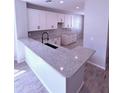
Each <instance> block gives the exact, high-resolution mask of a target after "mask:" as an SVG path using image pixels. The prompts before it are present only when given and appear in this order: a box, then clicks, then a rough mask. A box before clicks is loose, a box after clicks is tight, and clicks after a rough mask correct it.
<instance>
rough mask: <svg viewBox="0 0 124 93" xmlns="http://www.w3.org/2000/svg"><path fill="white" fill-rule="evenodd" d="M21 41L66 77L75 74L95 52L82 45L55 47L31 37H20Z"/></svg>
mask: <svg viewBox="0 0 124 93" xmlns="http://www.w3.org/2000/svg"><path fill="white" fill-rule="evenodd" d="M20 41H21V42H22V43H23V44H24V45H26V46H27V47H28V48H30V49H31V50H32V51H33V52H34V53H35V54H36V55H38V56H40V57H41V58H42V59H43V60H45V61H46V62H47V63H48V64H49V65H51V66H52V67H53V68H54V69H55V70H57V71H58V72H59V73H60V74H61V75H63V76H64V77H66V78H69V77H71V76H72V75H73V74H75V73H76V71H78V69H79V68H80V67H81V66H82V65H83V64H84V63H85V62H86V61H87V60H88V59H89V58H90V57H91V56H92V55H93V54H94V53H95V51H94V50H92V49H88V48H83V47H81V46H78V47H76V48H74V49H73V50H70V49H66V48H63V47H61V46H59V47H58V48H57V49H53V48H51V47H49V46H46V45H44V44H42V43H41V42H39V41H36V40H33V39H31V38H24V39H20Z"/></svg>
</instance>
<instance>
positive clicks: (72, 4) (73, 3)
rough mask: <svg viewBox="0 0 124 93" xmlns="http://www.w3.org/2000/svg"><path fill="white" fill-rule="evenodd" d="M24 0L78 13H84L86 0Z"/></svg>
mask: <svg viewBox="0 0 124 93" xmlns="http://www.w3.org/2000/svg"><path fill="white" fill-rule="evenodd" d="M22 1H26V2H29V3H32V4H36V5H41V6H44V7H48V8H54V9H60V10H66V11H70V12H74V13H77V14H84V0H52V2H46V1H47V0H22ZM60 1H64V3H62V4H61V3H60ZM76 7H77V8H76Z"/></svg>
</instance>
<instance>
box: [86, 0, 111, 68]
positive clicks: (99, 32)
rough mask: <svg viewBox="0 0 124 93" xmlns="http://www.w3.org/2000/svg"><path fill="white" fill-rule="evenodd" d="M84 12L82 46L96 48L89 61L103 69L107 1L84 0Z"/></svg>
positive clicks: (104, 61) (106, 30)
mask: <svg viewBox="0 0 124 93" xmlns="http://www.w3.org/2000/svg"><path fill="white" fill-rule="evenodd" d="M84 13H85V18H84V47H87V48H91V49H94V50H96V53H95V55H94V56H93V57H92V58H91V61H90V62H91V63H92V64H95V65H97V66H99V67H101V68H103V69H105V63H106V48H107V34H108V20H109V19H108V18H109V1H108V0H86V1H85V10H84Z"/></svg>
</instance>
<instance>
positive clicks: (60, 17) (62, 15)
mask: <svg viewBox="0 0 124 93" xmlns="http://www.w3.org/2000/svg"><path fill="white" fill-rule="evenodd" d="M57 16H58V17H57V22H63V23H64V22H65V15H64V14H59V13H58V14H57Z"/></svg>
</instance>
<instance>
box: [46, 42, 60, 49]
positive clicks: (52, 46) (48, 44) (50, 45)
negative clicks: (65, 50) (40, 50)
mask: <svg viewBox="0 0 124 93" xmlns="http://www.w3.org/2000/svg"><path fill="white" fill-rule="evenodd" d="M45 45H47V46H49V47H51V48H54V49H56V48H58V47H57V46H55V45H52V44H50V43H45Z"/></svg>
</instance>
